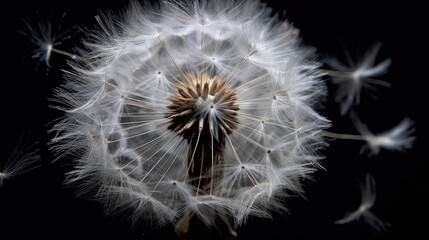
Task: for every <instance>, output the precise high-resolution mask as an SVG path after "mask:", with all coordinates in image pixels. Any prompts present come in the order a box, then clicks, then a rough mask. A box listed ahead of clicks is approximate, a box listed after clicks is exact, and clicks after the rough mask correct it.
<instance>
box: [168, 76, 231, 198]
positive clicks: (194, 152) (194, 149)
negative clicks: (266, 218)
mask: <svg viewBox="0 0 429 240" xmlns="http://www.w3.org/2000/svg"><path fill="white" fill-rule="evenodd" d="M169 100H170V105H168V113H167V115H166V117H167V118H168V119H170V125H169V126H168V129H170V130H172V131H174V132H176V133H177V134H178V135H179V136H182V137H183V138H184V139H186V140H187V142H188V143H189V149H188V169H189V171H188V175H189V181H190V182H191V184H192V185H194V186H196V187H197V188H198V189H203V190H210V192H211V191H212V188H213V187H215V186H214V185H215V184H214V182H215V179H216V178H218V177H219V176H220V175H221V173H219V171H213V169H212V167H213V166H214V165H217V164H219V163H222V162H223V157H224V156H223V152H224V149H225V136H226V135H228V134H231V133H232V131H233V129H235V128H236V127H237V123H238V118H237V116H238V110H239V107H238V105H237V103H236V100H237V97H236V93H235V92H234V89H232V87H231V85H230V84H229V82H228V81H227V80H226V79H225V78H223V77H221V76H214V77H211V76H209V75H208V74H206V73H199V74H188V75H186V76H185V78H184V79H183V81H182V82H180V83H178V84H177V85H176V90H175V91H174V92H173V94H172V95H171V96H170V98H169Z"/></svg>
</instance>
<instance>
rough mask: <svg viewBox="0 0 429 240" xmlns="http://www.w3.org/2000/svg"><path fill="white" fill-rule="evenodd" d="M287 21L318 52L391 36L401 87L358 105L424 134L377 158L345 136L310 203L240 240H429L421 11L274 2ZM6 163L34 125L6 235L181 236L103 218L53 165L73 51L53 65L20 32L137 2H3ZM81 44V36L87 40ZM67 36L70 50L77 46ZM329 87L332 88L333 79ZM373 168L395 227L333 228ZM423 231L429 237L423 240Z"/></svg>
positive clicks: (370, 119) (84, 19) (251, 227)
mask: <svg viewBox="0 0 429 240" xmlns="http://www.w3.org/2000/svg"><path fill="white" fill-rule="evenodd" d="M265 2H267V3H268V5H269V6H271V7H272V8H273V9H274V11H276V12H278V13H279V14H280V16H281V17H282V18H287V19H288V20H289V21H290V22H292V23H294V25H295V26H296V27H297V28H299V29H300V30H301V36H302V38H303V42H304V43H305V44H307V45H310V46H315V47H316V48H317V49H318V52H319V54H320V56H322V57H325V56H344V51H345V50H347V51H349V52H350V53H351V54H352V55H355V54H362V53H363V52H364V51H365V49H367V48H368V47H369V46H371V45H372V44H373V43H375V42H382V43H383V46H382V48H381V52H380V60H382V59H383V58H391V59H392V61H393V63H392V65H391V67H390V71H389V72H388V73H387V74H385V75H384V76H382V77H381V79H383V80H386V81H388V82H391V83H392V87H391V88H380V89H379V91H378V92H377V96H378V100H373V99H371V98H369V97H367V96H364V97H363V99H362V104H361V105H360V106H359V107H357V108H356V112H357V113H358V115H359V116H360V118H361V119H362V121H364V122H365V123H367V124H368V125H369V128H370V129H372V130H374V131H375V132H377V131H384V130H387V129H390V128H391V127H393V126H395V125H396V124H397V123H399V122H400V121H401V120H402V119H403V118H405V117H410V118H411V119H412V120H413V121H414V122H415V127H416V129H417V131H416V133H415V135H416V136H417V140H416V141H415V144H414V148H413V149H411V150H408V151H406V152H404V153H402V152H389V151H384V150H382V151H381V153H380V154H379V155H378V156H374V157H367V156H366V155H360V154H359V150H360V148H361V146H362V143H361V142H353V141H344V140H336V141H332V142H330V147H328V148H327V149H326V150H324V152H323V153H324V154H325V155H326V159H325V160H324V161H323V165H324V167H325V168H326V170H320V171H319V172H318V173H317V174H316V175H315V176H314V179H315V181H309V182H307V183H306V187H305V189H306V194H305V199H303V198H301V197H297V198H291V199H287V200H286V203H287V205H288V207H289V209H290V211H289V214H288V215H280V214H273V219H271V220H267V219H258V218H251V219H250V220H249V222H248V223H247V224H246V225H245V226H242V227H240V228H238V229H237V231H238V234H239V235H238V236H239V238H238V239H266V240H268V239H291V240H292V239H400V238H407V239H417V238H418V239H424V238H425V237H424V236H426V237H427V235H428V234H427V231H425V227H427V225H428V220H427V216H428V206H427V204H428V203H429V201H428V198H427V197H426V195H427V194H428V193H429V192H428V185H427V183H426V182H427V179H426V176H427V175H428V174H427V173H426V171H427V167H428V163H427V156H425V154H424V152H423V150H424V147H429V145H428V144H427V139H425V137H426V136H427V132H425V130H426V126H425V125H426V124H427V121H426V120H424V119H423V114H422V113H425V112H426V111H427V109H428V107H427V105H426V104H427V102H428V101H427V98H426V97H427V93H425V92H426V91H425V89H427V88H426V86H425V85H424V84H427V83H425V82H426V81H427V79H428V77H427V74H426V73H427V66H426V65H427V63H428V61H427V59H428V55H427V54H428V52H427V48H426V45H427V42H426V41H424V40H423V33H422V32H423V31H426V30H427V27H423V26H424V24H423V23H424V21H423V20H424V16H423V14H422V11H420V10H421V9H422V6H418V5H416V4H414V3H412V2H411V1H407V2H400V3H393V2H387V3H382V2H375V3H374V2H373V1H367V0H365V1H344V2H341V3H338V2H327V3H325V2H324V3H321V2H319V1H317V2H318V3H315V2H308V1H287V2H286V3H284V2H281V1H265ZM1 5H2V6H1V11H2V12H1V18H2V19H1V21H0V23H1V32H2V35H1V37H0V39H1V46H2V49H1V51H0V53H1V60H2V63H1V64H0V66H1V73H2V74H1V75H0V76H1V80H0V81H1V83H0V86H1V94H0V95H1V96H0V97H1V100H0V104H1V125H0V126H1V127H3V131H2V135H1V136H2V149H1V159H0V160H1V161H4V160H5V159H7V158H8V156H9V154H10V153H11V152H12V150H13V148H14V146H15V144H16V142H17V140H18V138H19V136H20V135H21V133H23V132H31V136H32V138H33V140H37V141H39V142H40V143H41V148H42V151H41V153H42V157H43V163H42V166H41V167H40V168H38V169H36V170H34V171H32V172H30V173H27V174H24V175H20V176H17V177H16V178H14V179H13V180H10V181H5V182H4V186H3V187H2V188H0V239H160V238H168V237H173V235H172V234H171V232H172V228H171V226H167V227H165V228H163V229H152V228H150V227H148V226H147V225H145V224H143V223H141V224H137V225H136V226H134V227H132V226H131V223H130V222H129V221H127V220H126V219H125V218H124V216H104V215H103V210H102V208H101V207H100V206H99V205H98V204H97V203H94V202H90V201H88V200H85V199H80V198H78V197H75V194H74V192H75V189H73V188H67V187H64V186H63V184H62V180H63V179H64V173H65V172H66V171H67V170H70V166H68V165H67V164H64V163H66V162H65V161H60V162H56V163H51V160H52V155H51V153H50V152H49V151H47V146H46V141H47V139H48V136H47V134H46V131H47V130H48V129H49V123H50V122H51V121H53V120H54V119H56V118H57V117H59V116H61V113H59V112H57V111H54V110H52V109H51V108H49V107H48V106H47V105H48V104H49V101H48V100H47V98H48V97H49V96H50V95H51V91H52V88H53V87H55V86H58V85H59V84H60V83H61V82H62V78H61V76H62V75H63V72H62V70H63V69H67V68H68V67H67V64H66V60H67V59H66V58H65V57H62V56H58V55H54V56H53V57H52V59H51V68H49V69H48V68H46V66H45V65H44V64H43V63H42V64H40V65H39V67H38V68H36V66H37V61H35V60H33V59H31V58H30V57H29V55H31V51H33V50H34V48H35V47H36V46H34V45H32V44H31V42H29V41H28V39H26V38H25V37H23V36H22V35H20V34H19V33H18V31H19V30H20V29H23V19H24V18H28V19H32V20H31V21H33V22H34V24H37V18H35V17H36V15H37V12H38V14H39V16H52V20H53V23H54V24H55V21H56V22H58V21H60V19H61V15H62V14H63V13H64V12H66V17H65V18H64V23H63V26H64V27H65V28H69V27H73V26H78V25H79V26H85V27H88V28H91V27H92V26H93V24H94V23H95V21H94V16H95V15H96V14H98V13H99V12H104V11H106V10H114V11H117V10H123V9H124V8H125V7H126V6H127V1H115V2H113V1H112V3H111V2H107V1H103V0H95V1H89V0H86V1H84V0H73V1H72V0H66V1H58V2H56V3H50V1H45V0H43V1H28V2H23V1H10V2H8V3H1ZM77 41H78V39H77V38H76V39H75V42H77ZM72 43H73V41H70V42H69V45H68V44H67V43H65V44H64V45H63V46H62V48H64V49H67V48H71V47H72V45H71V44H72ZM328 86H329V93H330V94H333V93H334V92H333V91H334V88H332V86H331V85H330V84H329V83H328ZM324 105H325V106H326V108H325V109H323V110H321V112H322V113H323V114H325V115H326V116H327V117H328V118H329V119H331V120H332V122H333V127H332V129H331V131H333V132H341V133H356V131H355V129H354V127H353V125H352V123H351V122H350V120H349V118H348V117H342V116H340V114H339V107H338V105H337V104H335V103H334V102H333V98H332V97H329V98H328V99H327V101H326V103H325V104H324ZM368 172H370V173H372V174H373V176H374V177H375V179H376V183H377V200H376V203H375V205H374V207H373V209H372V212H374V213H375V214H376V215H377V216H378V217H379V218H381V219H383V220H385V221H387V222H389V223H390V224H391V225H392V227H391V228H389V229H388V231H387V232H382V233H379V234H374V233H373V232H372V231H371V229H370V227H369V226H368V225H366V224H365V223H363V222H360V223H359V222H356V223H353V224H349V225H335V224H334V221H335V220H337V219H339V218H341V217H342V216H343V215H344V213H346V212H348V211H352V210H354V209H355V208H356V207H357V206H358V205H359V201H360V195H359V189H358V186H357V182H356V179H363V178H364V176H365V174H366V173H368ZM418 234H423V235H422V236H420V237H417V236H418Z"/></svg>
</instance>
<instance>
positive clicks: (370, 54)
mask: <svg viewBox="0 0 429 240" xmlns="http://www.w3.org/2000/svg"><path fill="white" fill-rule="evenodd" d="M380 47H381V44H375V45H374V46H373V47H372V48H371V49H370V50H368V51H367V52H366V54H365V55H364V56H363V58H362V59H360V61H359V62H357V63H354V62H352V61H351V59H348V60H349V62H350V65H351V66H346V65H344V64H343V63H341V62H339V61H338V60H336V59H328V60H327V61H326V63H327V64H328V65H329V66H330V67H332V68H333V69H335V70H337V71H332V70H326V71H327V73H328V74H329V75H330V76H332V82H333V83H335V84H338V90H337V93H336V98H335V100H336V101H337V102H339V103H340V106H341V114H342V115H345V114H346V113H347V112H348V111H349V109H350V107H351V106H353V105H356V104H359V102H360V96H361V90H362V88H366V89H368V90H376V89H377V86H385V87H389V86H390V83H388V82H385V81H381V80H378V79H374V77H378V76H380V75H382V74H384V73H386V71H387V69H388V67H389V66H390V64H391V60H390V59H386V60H384V61H382V62H381V63H378V64H377V65H375V60H376V57H377V53H378V51H379V50H380Z"/></svg>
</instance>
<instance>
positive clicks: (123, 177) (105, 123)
mask: <svg viewBox="0 0 429 240" xmlns="http://www.w3.org/2000/svg"><path fill="white" fill-rule="evenodd" d="M109 19H111V17H106V18H104V20H103V18H101V17H100V18H98V20H99V22H100V24H101V28H102V29H103V31H102V32H100V33H98V34H94V39H93V40H92V41H90V42H88V44H87V46H88V53H87V55H86V56H83V57H84V58H85V59H86V62H88V63H89V64H84V65H81V64H79V63H75V64H73V69H74V72H73V73H69V76H68V77H67V80H68V82H67V83H66V84H65V85H64V86H63V87H62V88H61V89H57V91H56V95H57V99H58V101H59V102H61V103H63V104H64V105H66V107H63V109H64V110H65V111H66V112H67V116H66V117H65V118H64V119H62V120H61V121H60V122H59V123H58V124H57V125H56V126H55V127H54V128H53V131H54V132H56V133H57V136H56V137H55V138H54V139H53V143H54V145H53V150H54V151H56V152H57V153H58V154H59V156H60V157H61V156H64V155H65V154H66V153H69V154H72V155H74V156H75V157H76V158H77V162H78V163H77V165H78V166H77V167H76V169H75V170H74V171H73V172H72V173H71V175H70V178H69V182H79V183H80V184H81V186H82V191H83V192H85V193H87V192H90V191H91V190H96V192H97V195H96V197H97V198H98V199H100V200H101V201H103V202H104V203H105V205H106V208H107V211H112V212H114V211H119V210H121V209H123V208H130V209H133V212H134V216H132V218H133V219H138V218H140V217H145V218H146V219H148V218H149V219H151V220H153V221H154V222H155V223H157V224H159V225H162V224H166V223H173V224H175V225H176V233H177V234H179V235H182V234H185V233H186V232H187V231H188V230H189V228H191V227H192V226H190V222H192V221H191V220H192V219H194V218H197V219H199V220H201V221H202V222H203V223H204V224H206V225H207V226H213V225H214V224H215V222H216V221H217V220H221V221H224V222H225V224H226V225H227V226H228V228H229V229H230V232H231V234H232V235H233V236H234V235H235V232H234V231H233V230H232V227H231V226H230V223H229V222H230V221H233V222H234V224H235V225H240V224H244V223H245V222H246V220H247V218H248V216H260V217H269V216H270V214H271V211H272V210H279V211H280V210H282V209H285V208H286V205H285V204H284V203H283V200H284V197H286V196H287V193H288V194H289V193H297V192H298V193H301V192H302V191H303V190H302V187H301V181H302V179H303V178H307V177H309V176H310V175H311V173H313V172H314V171H315V170H317V169H318V167H319V166H320V165H319V162H318V161H319V160H320V159H321V158H322V156H321V155H320V154H319V153H318V150H319V149H321V148H322V147H324V146H325V141H324V138H323V136H322V134H321V131H322V130H323V129H326V128H327V127H329V125H330V123H329V121H328V120H327V119H325V118H324V117H323V116H321V115H319V114H318V113H317V111H316V110H315V109H316V107H317V105H318V104H319V99H320V97H321V96H323V95H324V94H325V85H324V82H323V81H322V79H321V76H322V74H320V72H319V71H316V69H317V68H318V67H319V66H320V63H319V62H317V61H316V60H315V59H316V58H315V56H314V53H313V50H312V49H311V48H308V47H305V46H303V45H302V44H301V43H300V40H299V38H298V35H297V33H298V32H297V31H296V29H294V28H293V26H292V25H290V24H289V23H288V22H283V21H279V20H278V19H276V18H274V17H271V16H270V9H269V8H266V7H265V5H262V4H260V3H258V2H255V1H243V2H239V3H236V2H229V1H189V2H175V1H174V2H173V1H166V2H163V3H161V4H160V5H156V6H148V5H145V6H144V7H142V6H140V5H139V4H137V3H132V4H131V6H130V7H129V10H128V12H127V13H126V17H124V20H123V21H122V22H121V24H118V25H116V26H114V25H113V24H112V23H110V22H109V21H108V20H109ZM285 190H287V191H285Z"/></svg>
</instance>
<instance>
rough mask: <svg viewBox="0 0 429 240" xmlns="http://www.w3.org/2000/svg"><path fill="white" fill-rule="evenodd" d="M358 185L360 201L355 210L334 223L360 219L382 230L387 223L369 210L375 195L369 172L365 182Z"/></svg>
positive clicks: (377, 229) (376, 229) (378, 230)
mask: <svg viewBox="0 0 429 240" xmlns="http://www.w3.org/2000/svg"><path fill="white" fill-rule="evenodd" d="M359 187H360V190H361V203H360V205H359V207H358V208H357V209H356V210H355V211H353V212H350V213H347V214H346V215H345V216H344V217H343V218H341V219H339V220H337V221H335V223H336V224H347V223H351V222H355V221H359V220H362V221H364V222H365V223H367V224H368V225H369V226H370V227H371V228H372V229H374V230H375V231H376V232H381V231H382V230H385V229H386V227H388V226H389V224H388V223H385V222H383V221H382V220H380V219H379V218H378V217H377V216H376V215H374V214H373V213H372V212H371V211H370V210H371V208H372V207H373V206H374V203H375V197H376V190H375V180H374V178H373V177H372V176H371V175H370V174H367V175H366V177H365V183H364V184H360V185H359Z"/></svg>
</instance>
